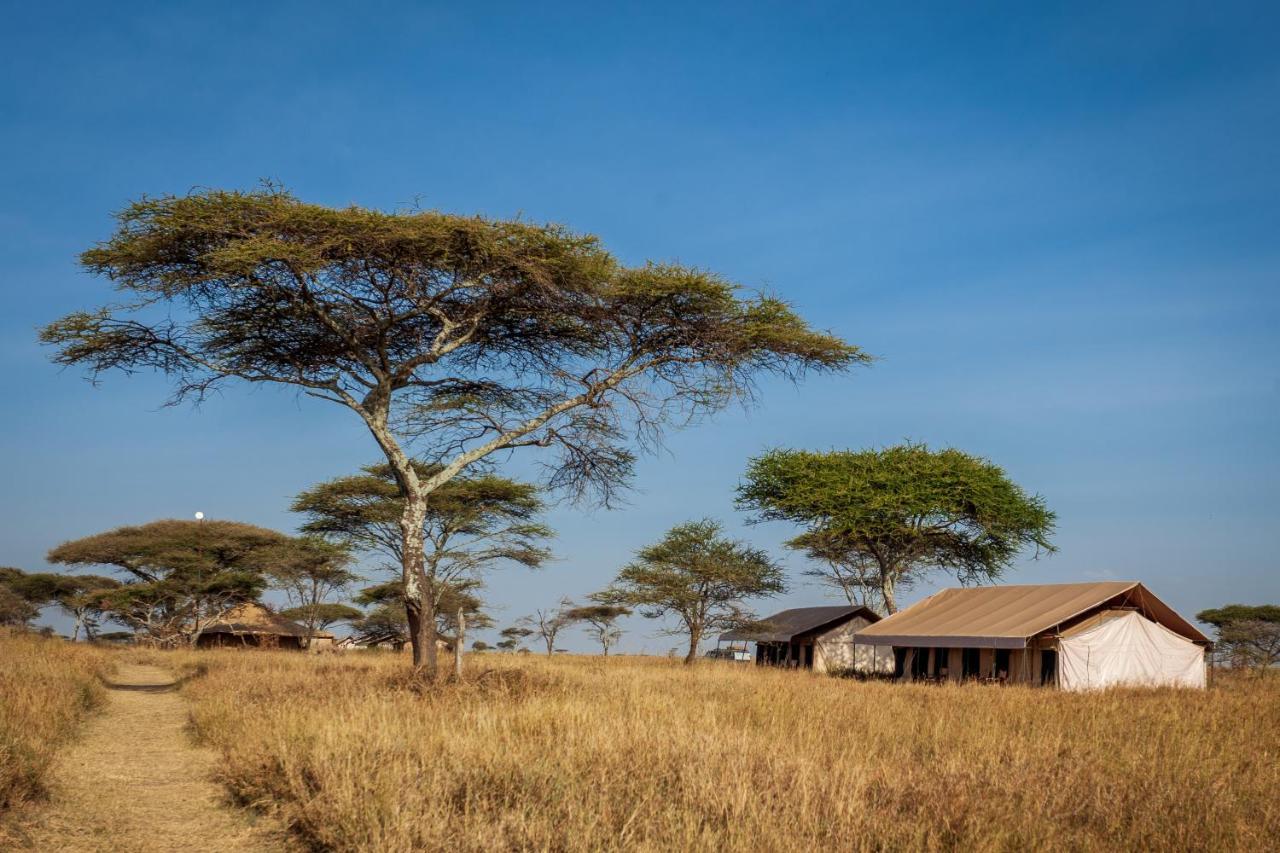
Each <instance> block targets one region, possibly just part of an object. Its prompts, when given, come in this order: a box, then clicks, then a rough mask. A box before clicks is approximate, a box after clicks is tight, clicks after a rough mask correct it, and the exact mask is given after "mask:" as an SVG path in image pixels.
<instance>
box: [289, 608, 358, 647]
mask: <svg viewBox="0 0 1280 853" xmlns="http://www.w3.org/2000/svg"><path fill="white" fill-rule="evenodd" d="M280 615H281V616H283V617H284V618H286V619H292V620H293V621H295V622H301V623H302V624H303V625H306V626H308V627H307V632H308V642H309V641H310V638H311V637H314V636H315V635H316V634H317V633H318V632H320V631H327V630H329V629H330V628H332V627H333V626H334V625H337V624H339V623H342V622H346V623H348V624H351V623H354V622H358V621H360V620H361V619H363V618H364V616H365V614H364V611H363V610H361V609H360V608H358V607H352V606H351V605H350V604H342V603H340V602H334V601H325V602H321V603H319V604H314V605H306V606H303V607H289V608H286V609H285V610H281V611H280ZM307 620H311V621H310V622H309V623H308V621H307Z"/></svg>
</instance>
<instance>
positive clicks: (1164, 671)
mask: <svg viewBox="0 0 1280 853" xmlns="http://www.w3.org/2000/svg"><path fill="white" fill-rule="evenodd" d="M1119 685H1125V686H1149V687H1160V686H1170V687H1198V688H1203V687H1204V686H1205V665H1204V650H1203V649H1202V648H1201V647H1200V646H1198V645H1196V644H1195V643H1193V642H1191V641H1190V640H1188V639H1186V638H1184V637H1180V636H1178V635H1177V634H1175V633H1174V632H1172V631H1170V630H1169V629H1168V628H1165V627H1164V626H1163V625H1159V624H1157V623H1155V622H1152V621H1151V620H1150V619H1145V618H1143V617H1142V616H1141V615H1140V614H1138V613H1135V612H1133V611H1125V612H1121V613H1118V614H1117V615H1116V616H1115V617H1114V618H1110V619H1105V620H1102V621H1100V622H1099V623H1098V624H1095V625H1089V626H1087V627H1085V629H1084V630H1082V631H1079V632H1068V633H1065V634H1064V635H1063V636H1062V637H1061V638H1060V639H1059V640H1058V686H1059V687H1061V688H1062V689H1064V690H1098V689H1101V688H1104V687H1115V686H1119Z"/></svg>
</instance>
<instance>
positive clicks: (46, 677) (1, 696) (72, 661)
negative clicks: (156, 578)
mask: <svg viewBox="0 0 1280 853" xmlns="http://www.w3.org/2000/svg"><path fill="white" fill-rule="evenodd" d="M109 668H110V653H109V652H107V651H105V650H102V649H98V648H95V647H92V646H87V645H83V644H80V645H76V644H72V643H65V642H63V641H61V640H57V639H46V638H44V637H41V636H39V635H37V634H28V633H8V632H7V631H5V629H0V814H3V813H4V812H5V811H7V810H9V809H10V808H12V807H13V806H16V805H18V804H19V803H22V802H24V801H27V800H29V799H31V798H33V797H36V796H38V795H40V794H41V793H42V791H43V782H44V779H45V774H46V771H47V770H48V767H49V764H50V762H51V761H52V760H53V757H54V755H55V754H56V752H57V749H58V747H60V746H61V745H62V744H64V743H65V742H66V741H67V740H69V739H70V738H72V737H74V735H75V734H76V731H77V728H78V724H79V723H80V722H81V720H82V719H84V717H85V716H86V715H87V714H89V713H91V712H92V711H93V710H94V709H96V708H97V707H99V706H100V705H101V704H102V701H103V692H104V691H103V687H102V683H101V676H102V675H104V674H105V673H106V672H107V671H108V670H109ZM3 843H4V834H3V830H2V829H0V845H3Z"/></svg>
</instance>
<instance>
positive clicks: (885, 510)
mask: <svg viewBox="0 0 1280 853" xmlns="http://www.w3.org/2000/svg"><path fill="white" fill-rule="evenodd" d="M738 506H739V507H740V508H742V509H746V510H750V511H752V512H754V515H755V520H757V521H791V522H794V523H797V524H801V525H804V526H805V528H806V530H805V532H804V533H802V534H801V535H800V536H798V537H796V538H795V539H792V540H791V541H790V542H788V543H787V545H788V546H789V547H791V548H795V549H797V550H801V551H804V552H806V553H807V554H808V555H809V556H810V557H812V558H814V559H815V560H819V561H821V562H822V563H823V564H825V565H824V566H823V568H821V569H817V570H815V572H816V573H818V574H820V575H824V576H825V577H826V579H827V580H828V581H829V582H830V583H832V584H834V585H836V586H839V587H841V588H842V589H844V591H845V592H846V594H847V595H849V600H850V602H851V603H854V602H855V597H854V596H855V595H858V596H866V594H867V593H868V592H869V591H872V592H873V594H872V596H871V601H873V602H874V603H876V604H878V605H883V608H884V609H885V610H887V611H888V612H889V613H893V612H895V611H896V610H897V600H896V597H895V593H896V591H897V590H898V589H900V588H901V587H903V586H905V585H908V584H910V583H913V582H914V581H916V580H918V579H920V578H921V577H923V576H924V575H925V574H927V573H928V572H930V571H934V570H938V571H944V572H948V573H950V574H952V575H953V576H955V577H956V578H957V579H958V580H959V581H960V582H961V583H966V584H967V583H980V582H984V581H993V580H995V579H997V578H999V577H1000V576H1001V575H1003V573H1004V572H1005V570H1006V569H1008V568H1009V566H1010V565H1012V563H1013V560H1014V558H1015V557H1017V555H1018V554H1019V553H1021V552H1023V551H1024V550H1030V551H1031V552H1032V553H1033V554H1035V555H1039V554H1040V552H1042V551H1043V552H1052V551H1053V550H1054V547H1053V544H1052V543H1051V542H1050V537H1051V536H1052V535H1053V531H1054V524H1055V520H1056V516H1055V515H1054V514H1053V512H1051V511H1050V510H1049V509H1048V507H1047V506H1046V505H1045V501H1044V499H1043V498H1041V497H1040V496H1039V495H1029V494H1027V493H1026V492H1024V491H1023V490H1022V488H1021V487H1019V486H1018V484H1017V483H1014V482H1013V481H1012V480H1011V479H1009V476H1008V475H1007V474H1005V472H1004V471H1003V470H1002V469H1001V468H1000V467H999V466H997V465H995V464H993V463H992V462H989V461H988V460H986V459H981V458H979V457H976V456H971V455H969V454H967V453H964V452H962V451H959V450H955V449H953V448H947V449H944V450H930V449H929V448H928V447H926V446H925V445H923V444H912V443H908V444H902V445H898V446H896V447H886V448H883V449H880V450H861V451H852V450H843V451H829V452H809V451H803V450H774V451H770V452H769V453H766V454H764V455H763V456H760V457H758V458H756V459H752V460H751V462H750V465H749V466H748V468H747V476H746V481H745V482H744V483H743V484H742V485H741V486H740V487H739V488H738ZM861 600H862V601H863V602H867V601H868V599H867V598H865V597H863V598H862V599H861Z"/></svg>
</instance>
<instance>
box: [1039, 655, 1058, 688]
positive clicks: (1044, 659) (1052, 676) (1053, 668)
mask: <svg viewBox="0 0 1280 853" xmlns="http://www.w3.org/2000/svg"><path fill="white" fill-rule="evenodd" d="M1040 683H1041V684H1057V683H1058V652H1057V651H1056V650H1055V649H1045V650H1044V651H1042V652H1040Z"/></svg>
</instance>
